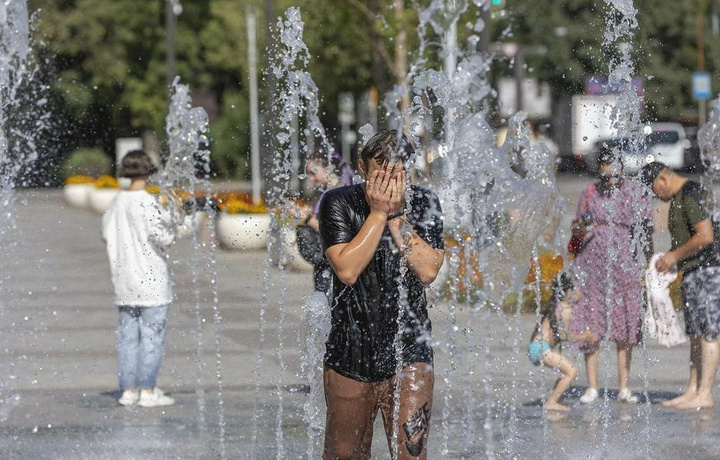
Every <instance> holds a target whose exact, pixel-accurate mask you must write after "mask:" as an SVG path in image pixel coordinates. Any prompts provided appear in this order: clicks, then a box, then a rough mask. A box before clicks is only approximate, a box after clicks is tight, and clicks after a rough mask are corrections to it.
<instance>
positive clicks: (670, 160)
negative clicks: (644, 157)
mask: <svg viewBox="0 0 720 460" xmlns="http://www.w3.org/2000/svg"><path fill="white" fill-rule="evenodd" d="M645 134H646V137H645V143H646V145H647V154H648V155H652V157H653V159H654V160H655V161H661V162H663V163H665V164H666V165H668V166H669V167H670V168H672V169H684V168H686V167H688V166H690V165H687V164H685V150H687V149H689V148H690V141H689V140H688V138H687V136H686V135H685V128H684V127H683V125H681V124H680V123H653V124H651V125H649V126H646V127H645Z"/></svg>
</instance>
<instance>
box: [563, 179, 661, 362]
mask: <svg viewBox="0 0 720 460" xmlns="http://www.w3.org/2000/svg"><path fill="white" fill-rule="evenodd" d="M588 213H589V214H590V215H591V216H592V220H593V230H592V231H591V232H589V233H588V234H587V236H586V237H585V239H584V241H585V244H584V245H583V248H582V249H581V250H580V252H579V253H578V254H577V255H576V257H575V261H574V262H573V265H572V266H573V270H574V272H575V274H576V275H577V277H578V287H579V289H580V299H579V300H578V303H577V304H576V305H575V306H574V309H573V315H572V320H571V324H570V330H571V331H572V332H573V333H576V334H581V333H583V332H584V331H585V330H586V329H589V330H590V331H591V332H593V333H594V334H595V335H597V336H598V337H599V338H601V339H602V338H605V337H606V335H607V333H608V321H609V322H610V331H609V332H610V334H609V339H610V340H612V341H614V342H626V343H627V344H629V345H637V344H638V343H639V342H640V340H641V338H642V309H643V289H644V284H643V280H642V276H643V272H644V269H645V260H644V259H645V257H644V254H643V251H642V242H641V238H644V226H645V225H646V222H648V221H650V220H651V219H652V210H651V206H650V199H649V197H648V196H647V195H646V194H645V193H644V191H643V189H642V188H641V186H640V185H638V184H636V183H634V182H631V181H628V180H624V181H622V183H621V184H620V186H619V187H618V188H617V189H615V190H613V191H612V192H610V193H609V194H604V193H601V192H600V191H599V190H598V187H597V185H596V184H592V185H590V186H588V187H587V188H586V189H585V190H583V192H582V195H581V197H580V203H579V204H578V210H577V215H576V218H578V219H579V218H580V217H581V216H582V215H584V214H588ZM577 348H578V349H579V350H580V351H582V352H590V351H592V350H593V349H592V344H590V343H588V342H580V343H579V344H578V345H577Z"/></svg>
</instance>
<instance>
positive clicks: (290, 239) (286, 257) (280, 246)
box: [268, 227, 313, 272]
mask: <svg viewBox="0 0 720 460" xmlns="http://www.w3.org/2000/svg"><path fill="white" fill-rule="evenodd" d="M274 232H275V237H276V238H277V239H276V240H275V241H276V242H277V244H276V245H275V246H274V247H268V249H269V250H270V257H271V259H272V261H273V263H275V264H276V265H277V266H278V267H280V268H288V269H290V270H292V271H296V272H308V271H309V272H311V271H312V270H313V266H312V264H311V263H309V262H308V261H306V260H305V259H303V258H302V256H301V255H300V250H299V249H298V246H297V234H296V233H295V229H294V228H292V227H280V228H277V229H275V230H274Z"/></svg>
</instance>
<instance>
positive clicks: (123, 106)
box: [29, 0, 720, 177]
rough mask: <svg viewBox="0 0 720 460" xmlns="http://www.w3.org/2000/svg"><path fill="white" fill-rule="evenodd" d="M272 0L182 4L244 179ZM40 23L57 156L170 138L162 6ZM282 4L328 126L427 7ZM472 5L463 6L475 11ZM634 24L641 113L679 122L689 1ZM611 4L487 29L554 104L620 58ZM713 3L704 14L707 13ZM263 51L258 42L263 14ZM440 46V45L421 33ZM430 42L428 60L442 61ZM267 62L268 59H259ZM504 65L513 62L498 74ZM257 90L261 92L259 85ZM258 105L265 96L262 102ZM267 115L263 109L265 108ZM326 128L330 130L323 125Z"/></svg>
mask: <svg viewBox="0 0 720 460" xmlns="http://www.w3.org/2000/svg"><path fill="white" fill-rule="evenodd" d="M263 1H266V0H248V1H246V2H239V1H237V0H193V1H182V2H181V3H182V6H183V12H182V14H181V15H180V16H179V17H178V21H177V35H176V62H177V64H176V69H177V74H178V75H180V76H181V78H182V81H183V83H187V84H189V85H190V87H191V88H192V90H193V92H194V94H195V95H196V96H197V99H196V100H197V101H198V102H201V103H202V104H203V105H205V106H206V107H207V108H208V110H209V112H210V115H211V137H212V140H213V144H212V152H213V164H214V166H215V169H216V171H217V172H218V173H219V174H220V175H223V176H229V177H243V176H245V175H246V173H247V156H248V149H249V142H248V137H249V128H248V127H249V110H248V102H247V101H248V94H247V79H248V74H247V72H248V69H247V31H246V25H245V24H246V23H245V13H246V7H247V6H248V5H253V4H254V5H256V6H258V7H261V6H262V2H263ZM29 3H30V7H31V10H34V11H35V13H36V16H37V21H36V31H35V39H36V42H37V43H39V45H37V46H36V47H35V48H36V50H37V52H38V55H39V56H40V61H41V62H43V63H45V67H46V68H45V71H46V75H45V76H44V78H45V79H46V80H47V81H48V84H49V86H50V94H49V100H50V104H51V105H52V108H53V111H54V113H55V114H56V117H55V118H56V119H57V121H56V124H57V127H58V132H59V133H60V134H58V135H57V143H58V144H59V145H60V150H61V155H67V154H68V153H69V152H71V151H73V150H75V148H77V147H81V146H88V147H95V146H99V147H101V148H103V149H104V150H105V151H106V152H108V153H111V152H112V151H113V146H114V140H115V138H117V137H121V136H137V135H141V134H143V133H146V132H151V133H154V134H155V135H156V136H157V137H158V138H159V139H161V140H162V139H164V134H163V124H164V119H165V116H166V113H167V105H168V104H167V98H168V94H167V87H166V82H167V75H166V74H167V67H166V56H165V53H166V34H165V2H164V1H160V0H157V1H150V2H148V1H146V0H55V1H51V2H49V1H42V0H30V2H29ZM404 3H405V7H404V9H403V10H401V11H398V10H397V9H396V3H395V1H394V0H328V1H316V0H276V1H275V2H274V6H275V10H276V16H277V15H280V14H281V13H282V11H284V9H285V8H287V7H289V6H298V7H299V8H300V9H301V11H302V13H303V20H304V22H305V41H306V43H307V45H308V48H309V49H310V52H311V55H312V60H311V62H310V64H309V69H308V70H309V71H310V72H311V74H312V75H313V77H314V79H315V81H316V83H317V85H318V87H319V89H320V93H321V100H322V109H323V113H322V114H321V115H322V117H323V121H324V122H325V123H326V124H327V125H328V126H329V127H331V128H332V127H333V126H334V125H335V124H336V123H337V122H336V120H337V111H338V108H337V105H338V104H337V101H338V94H339V93H341V92H352V93H354V94H355V95H356V96H359V95H361V94H362V93H364V92H366V91H367V90H368V89H369V88H370V87H373V86H375V87H377V88H379V89H380V90H381V92H382V91H387V90H388V89H390V88H391V87H392V85H393V84H395V83H396V81H397V79H398V75H397V74H398V71H397V68H396V67H395V65H396V58H397V55H396V52H397V50H396V46H395V45H396V41H395V40H396V38H397V36H398V33H399V32H400V31H401V30H402V27H406V29H407V30H408V33H409V34H408V53H409V55H408V62H410V63H412V62H413V60H414V59H415V58H416V57H417V55H416V52H417V48H418V43H419V39H418V36H417V32H416V30H415V28H416V26H417V23H418V14H419V11H421V10H422V9H423V8H425V7H426V6H427V5H428V4H429V3H430V0H405V2H404ZM472 3H473V2H468V4H472ZM635 6H636V7H637V8H638V10H639V13H638V19H639V28H638V29H637V30H636V37H635V41H634V43H632V44H631V45H632V46H633V47H634V55H635V57H636V62H637V74H638V75H639V76H642V77H643V78H644V85H645V95H646V104H647V116H648V117H649V118H658V119H678V118H680V117H681V116H682V115H684V114H688V113H691V112H693V110H694V107H695V102H694V101H693V100H692V98H691V94H690V81H691V80H690V78H691V73H692V72H693V71H695V70H696V67H697V44H696V24H697V23H696V20H697V11H696V8H697V5H696V3H693V2H666V1H663V0H635ZM607 8H608V7H607V4H606V3H605V2H597V1H594V0H533V1H530V0H508V2H507V4H506V7H505V10H504V11H501V12H495V13H494V15H493V19H492V21H491V24H490V27H491V30H492V40H493V41H494V42H502V41H507V42H510V41H512V42H518V43H521V44H523V45H526V46H528V47H530V48H532V49H533V50H535V51H537V52H532V53H530V54H529V55H528V56H527V65H528V74H529V75H531V76H535V77H537V78H539V79H541V80H545V81H549V82H550V83H551V85H552V88H553V93H554V94H555V95H563V94H565V95H571V94H575V93H580V92H582V91H583V88H584V83H585V79H586V78H587V76H588V75H604V74H606V73H607V68H608V58H609V57H611V56H613V53H614V52H615V50H607V49H603V45H602V32H603V30H604V28H605V21H606V14H607ZM710 8H711V7H710V6H707V11H705V13H706V17H707V18H709V16H710V14H711V9H710ZM259 12H260V17H259V24H260V26H261V28H260V30H259V31H258V32H259V33H258V44H259V46H260V49H261V50H262V49H264V47H265V34H264V33H263V32H262V28H263V27H264V25H266V24H268V23H270V24H274V23H275V18H264V17H263V15H262V12H263V9H262V8H259ZM478 17H479V15H478V11H477V9H476V8H475V7H474V6H471V7H470V8H469V9H468V11H467V12H466V14H465V15H464V16H463V18H462V20H461V21H460V24H459V26H460V27H459V31H458V32H459V43H460V44H461V47H464V46H467V44H466V43H467V42H466V39H467V38H468V36H470V35H471V34H474V33H476V32H475V31H473V30H472V24H473V23H474V22H475V21H477V19H478ZM704 26H705V36H706V39H705V44H706V46H705V51H706V69H707V70H708V71H710V72H713V71H715V70H716V69H718V68H719V67H720V41H718V40H717V39H716V37H714V36H713V35H712V31H711V29H710V21H709V19H708V20H706V21H705V25H704ZM429 38H430V40H431V42H434V43H435V44H437V42H438V37H432V36H430V37H429ZM438 49H439V48H438V47H437V46H431V47H430V51H429V53H428V55H427V56H424V57H425V58H427V59H429V60H430V63H431V64H433V65H440V59H441V56H440V54H439V51H438ZM260 57H261V65H263V66H264V65H265V64H266V62H267V56H266V53H263V52H262V51H261V52H260ZM506 64H507V65H506ZM511 64H512V63H511V62H504V61H503V59H502V58H500V57H498V59H497V61H496V66H495V76H498V75H500V74H502V73H506V74H508V75H509V72H511V71H512V70H511V68H510V67H511V66H510V65H511ZM261 90H264V88H261ZM262 99H263V100H267V97H266V96H264V97H263V98H262ZM264 113H270V112H267V111H264ZM331 131H332V129H331Z"/></svg>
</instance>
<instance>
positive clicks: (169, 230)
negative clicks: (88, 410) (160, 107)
mask: <svg viewBox="0 0 720 460" xmlns="http://www.w3.org/2000/svg"><path fill="white" fill-rule="evenodd" d="M155 171H156V168H155V166H154V165H153V163H152V161H151V160H150V157H149V156H148V155H147V154H146V153H145V152H143V151H141V150H135V151H132V152H129V153H128V154H127V155H126V156H125V157H124V158H123V160H122V163H121V165H120V171H119V174H118V175H119V176H120V177H128V178H130V179H132V184H131V185H130V188H129V190H122V191H120V192H119V193H118V195H117V197H116V198H115V199H114V200H113V202H112V204H111V205H110V208H109V209H108V210H107V211H106V212H105V214H104V215H103V219H102V227H103V237H104V238H105V242H106V243H107V254H108V258H109V260H110V272H111V275H112V282H113V287H114V290H115V305H117V306H118V308H119V313H120V318H119V325H118V330H117V353H118V380H119V384H120V390H122V396H121V397H120V399H119V400H118V402H119V403H120V404H122V405H123V406H131V405H135V404H137V405H139V406H142V407H155V406H169V405H172V404H174V403H175V401H174V399H172V398H170V397H168V396H166V395H165V394H163V392H162V390H160V389H159V388H157V386H156V381H157V374H158V370H159V369H160V364H161V362H162V357H163V352H164V348H165V331H166V325H167V314H168V307H169V306H170V303H171V302H172V298H173V296H172V288H171V283H170V273H169V267H168V262H167V258H166V255H165V247H167V246H169V245H170V244H172V243H173V242H174V241H175V231H174V230H173V226H172V223H171V219H170V213H169V211H168V210H167V209H165V208H164V207H162V206H161V205H160V204H159V203H158V200H157V198H156V197H154V196H153V195H150V194H149V193H148V192H147V191H145V188H146V186H147V179H148V177H150V176H151V175H152V174H153V173H155Z"/></svg>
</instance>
